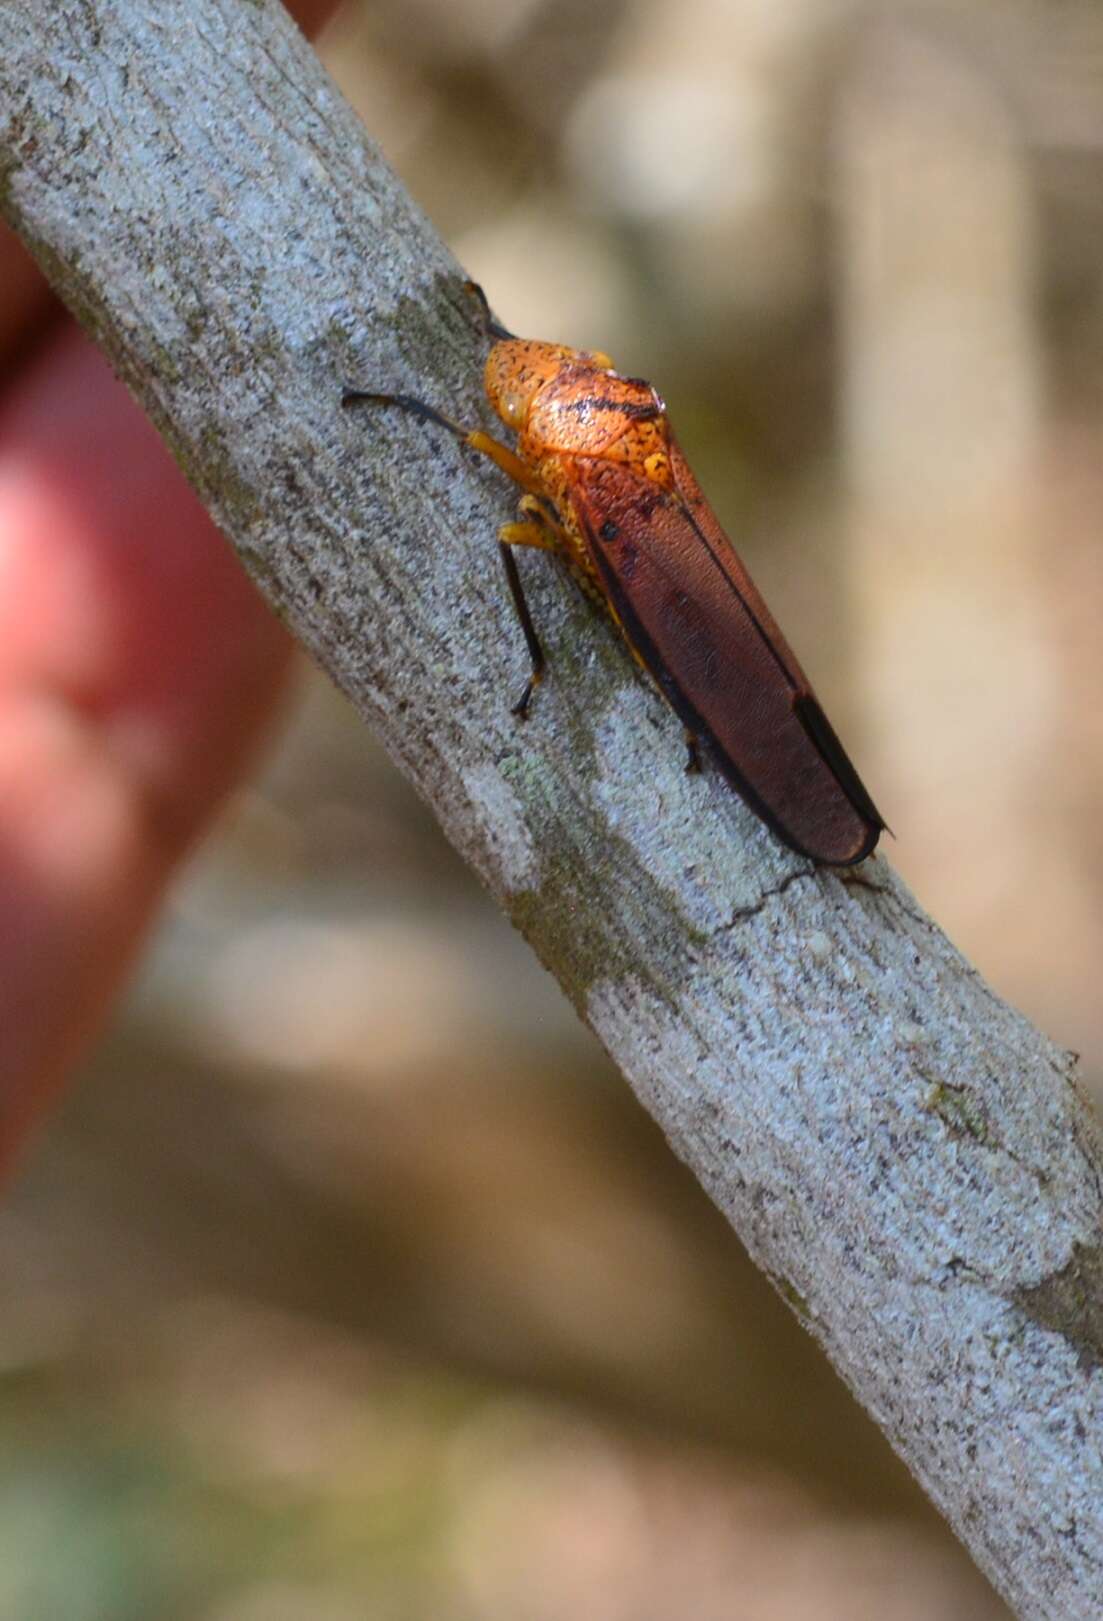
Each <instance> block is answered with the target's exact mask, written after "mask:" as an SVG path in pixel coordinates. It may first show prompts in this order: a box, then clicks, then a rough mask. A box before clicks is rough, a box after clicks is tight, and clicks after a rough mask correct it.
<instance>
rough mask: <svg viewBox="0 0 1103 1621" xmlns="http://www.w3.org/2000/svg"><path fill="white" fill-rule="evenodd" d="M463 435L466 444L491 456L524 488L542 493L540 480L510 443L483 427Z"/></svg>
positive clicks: (533, 492)
mask: <svg viewBox="0 0 1103 1621" xmlns="http://www.w3.org/2000/svg"><path fill="white" fill-rule="evenodd" d="M448 425H449V426H451V424H448ZM461 432H462V430H461ZM462 437H463V442H464V444H465V445H470V447H471V449H472V450H477V451H479V453H480V454H481V455H483V456H489V457H490V460H491V461H492V462H493V463H494V464H495V466H496V467H500V468H501V469H502V472H503V473H507V474H508V475H509V477H510V478H511V479H512V480H513V482H514V483H515V484H519V485H520V486H521V488H522V489H523V490H528V491H529V493H530V494H531V495H539V494H540V490H541V486H540V480H539V479H538V478H537V476H536V474H535V473H534V472H533V471H532V469H531V468H530V467H526V466H525V464H524V462H523V461H522V460H521V458H520V456H518V455H517V453H516V451H513V450H510V448H509V446H508V445H502V444H499V442H498V440H497V439H492V438H491V436H490V434H488V433H484V432H483V430H482V429H481V428H473V429H472V430H471V432H470V433H464V434H462Z"/></svg>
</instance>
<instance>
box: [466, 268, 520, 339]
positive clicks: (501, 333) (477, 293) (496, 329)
mask: <svg viewBox="0 0 1103 1621" xmlns="http://www.w3.org/2000/svg"><path fill="white" fill-rule="evenodd" d="M463 290H464V292H465V293H470V294H471V297H472V298H473V299H474V300H475V302H476V303H477V304H478V306H479V308H480V309H481V310H482V313H483V326H484V328H485V330H486V335H487V337H488V338H495V339H497V340H498V341H499V342H500V341H501V340H502V339H503V338H506V339H508V338H513V337H515V336H516V333H513V332H509V331H507V329H506V328H505V327H504V326H502V325H501V323H500V322H498V321H496V320H495V319H494V317H493V315H491V313H490V300H489V299H488V298H487V296H486V294H485V293H484V292H483V290H482V288H481V287H480V286H479V284H478V282H477V281H465V282H464V284H463Z"/></svg>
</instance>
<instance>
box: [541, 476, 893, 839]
mask: <svg viewBox="0 0 1103 1621" xmlns="http://www.w3.org/2000/svg"><path fill="white" fill-rule="evenodd" d="M670 448H671V456H672V462H673V467H674V474H675V480H676V485H677V493H676V494H668V493H666V492H664V491H663V490H662V489H661V488H660V487H659V486H657V485H655V484H653V483H652V482H651V481H649V480H648V479H646V478H643V477H641V475H640V474H639V473H638V472H637V471H635V470H634V469H633V468H631V467H630V466H628V465H626V464H625V463H617V462H612V461H606V460H598V459H596V458H586V457H578V458H577V459H576V460H575V461H574V463H573V477H572V482H571V497H572V502H573V504H574V508H575V512H576V514H577V517H578V521H579V526H580V528H581V530H582V533H583V535H584V536H585V538H586V541H587V543H588V545H589V547H590V550H591V553H592V556H593V561H594V567H595V568H596V570H597V572H598V576H599V578H600V579H601V581H602V584H603V585H604V587H605V589H606V591H607V592H608V594H609V598H610V601H611V603H612V605H613V607H614V608H615V610H616V612H617V614H618V615H619V617H620V620H621V623H622V624H623V626H624V629H625V632H626V634H627V636H628V638H629V640H630V641H631V643H632V644H633V646H634V647H635V649H636V651H637V652H638V653H639V655H640V657H641V659H642V660H643V662H644V664H645V665H646V666H647V668H648V670H649V671H650V672H651V674H652V675H653V676H654V678H655V680H656V681H657V682H658V683H659V685H660V686H661V688H662V689H663V691H664V693H665V694H666V696H667V698H668V699H669V701H670V704H671V706H672V708H673V709H674V711H675V713H676V714H677V715H678V716H679V717H680V718H681V720H682V721H683V723H684V724H685V725H686V726H687V727H688V728H689V730H690V731H691V732H693V733H695V734H696V735H697V736H698V737H701V738H703V739H704V740H705V741H706V743H707V744H709V745H710V747H711V749H712V751H713V753H714V754H715V755H716V758H717V761H718V762H719V765H720V767H721V769H722V771H723V772H724V775H725V776H726V777H727V778H728V780H729V781H730V782H731V784H732V786H733V787H734V788H735V789H736V790H737V791H738V792H739V793H740V794H741V795H742V796H743V798H744V799H745V800H746V801H747V804H748V805H749V806H750V807H751V809H752V810H753V811H755V812H756V813H757V815H759V816H760V817H761V818H762V820H763V821H764V822H765V823H766V824H767V826H768V827H770V828H772V829H773V831H774V832H775V833H776V834H777V836H778V838H780V839H781V840H783V841H784V843H786V844H787V845H789V846H790V847H791V848H792V849H794V850H796V851H798V852H799V853H800V854H801V855H806V856H810V857H811V858H812V859H813V860H815V861H824V862H829V863H831V864H832V865H835V866H850V865H852V864H853V863H854V862H856V861H861V860H862V859H863V858H864V857H865V856H867V855H869V854H870V852H871V851H872V849H873V848H874V846H875V845H876V843H877V839H878V837H879V835H880V832H881V829H882V828H883V827H884V825H885V824H884V822H883V821H882V819H881V817H880V815H879V813H878V811H877V808H876V806H875V805H874V803H873V801H872V800H871V798H870V797H869V794H868V793H867V792H866V790H865V788H864V787H863V786H862V782H861V780H860V778H859V776H858V773H857V772H856V771H855V769H854V767H853V765H852V764H851V763H850V760H849V759H848V757H847V755H846V752H845V750H844V749H843V746H842V744H841V743H840V742H839V740H838V738H837V737H836V736H835V733H834V731H833V730H832V727H831V724H830V722H829V721H828V719H827V716H826V715H825V714H824V712H823V710H822V709H821V708H820V705H819V703H818V702H817V700H816V696H815V694H814V693H813V691H812V688H811V686H810V685H809V682H808V679H807V677H806V676H805V674H804V672H803V670H802V669H801V667H800V665H799V664H798V663H797V660H796V658H795V657H794V656H793V653H792V651H791V650H790V648H789V646H788V644H787V643H786V641H785V639H784V637H783V636H782V634H781V632H780V630H779V629H778V627H777V625H776V624H775V623H774V620H773V617H772V615H771V614H770V611H769V609H768V608H767V607H766V604H765V603H764V602H763V600H762V598H761V597H760V596H759V594H758V591H757V590H756V589H755V586H754V584H753V582H752V580H751V578H750V576H749V574H748V573H747V571H746V569H745V568H744V567H743V565H742V563H741V562H740V561H739V559H738V557H737V556H736V554H735V551H734V549H733V547H732V545H731V542H730V541H729V540H728V538H727V536H726V535H725V534H724V532H723V530H722V529H721V528H720V525H719V524H718V523H717V521H716V518H715V516H714V514H713V513H712V510H711V508H710V507H709V506H708V504H707V503H706V502H705V500H704V498H703V496H702V495H701V493H700V490H699V488H698V486H697V483H696V481H695V480H694V478H693V475H692V473H691V472H690V471H689V468H688V466H687V465H686V462H685V459H684V457H683V456H682V455H681V453H680V451H679V450H678V448H677V446H676V445H673V444H672V445H671V447H670Z"/></svg>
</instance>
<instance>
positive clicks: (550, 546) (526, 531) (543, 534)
mask: <svg viewBox="0 0 1103 1621" xmlns="http://www.w3.org/2000/svg"><path fill="white" fill-rule="evenodd" d="M498 540H499V542H500V544H501V545H503V546H537V547H539V549H540V550H541V551H543V552H557V551H558V550H559V542H558V540H557V539H556V537H555V535H554V534H552V533H551V531H550V530H547V529H545V528H544V526H543V524H540V523H533V522H532V520H531V519H529V520H527V521H525V522H519V523H504V524H503V525H502V527H501V528H500V529H499V531H498Z"/></svg>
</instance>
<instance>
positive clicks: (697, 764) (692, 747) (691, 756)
mask: <svg viewBox="0 0 1103 1621" xmlns="http://www.w3.org/2000/svg"><path fill="white" fill-rule="evenodd" d="M686 751H687V752H686V770H687V772H689V771H700V769H701V754H700V750H699V749H698V747H697V739H696V738H695V737H694V735H693V733H692V732H689V731H687V732H686Z"/></svg>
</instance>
